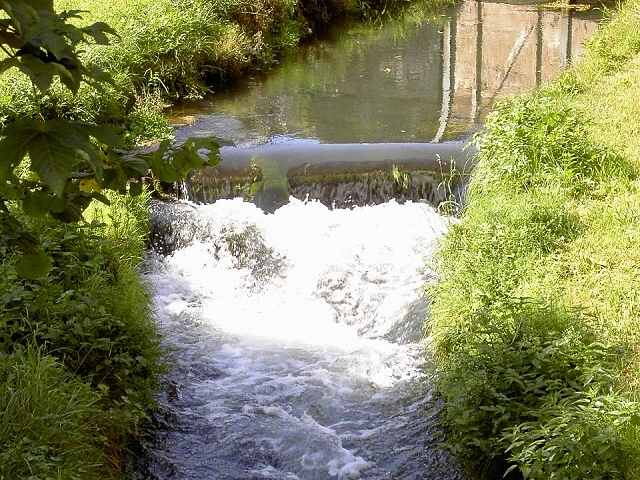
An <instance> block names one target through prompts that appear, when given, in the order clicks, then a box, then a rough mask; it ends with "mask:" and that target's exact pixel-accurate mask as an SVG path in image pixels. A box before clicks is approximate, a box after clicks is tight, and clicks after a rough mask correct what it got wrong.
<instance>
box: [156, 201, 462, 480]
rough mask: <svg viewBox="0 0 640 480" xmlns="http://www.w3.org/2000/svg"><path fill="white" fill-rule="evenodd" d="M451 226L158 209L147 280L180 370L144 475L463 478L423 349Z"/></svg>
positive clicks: (281, 212)
mask: <svg viewBox="0 0 640 480" xmlns="http://www.w3.org/2000/svg"><path fill="white" fill-rule="evenodd" d="M452 221H454V220H452V219H450V218H447V217H443V216H441V215H439V214H438V213H437V212H436V211H435V210H434V209H433V208H432V207H431V206H429V205H427V204H424V203H414V202H411V201H408V202H406V203H404V204H399V203H397V202H396V201H394V200H391V201H389V202H386V203H383V204H380V205H376V206H366V207H356V208H353V209H350V210H342V209H329V208H327V207H326V206H325V205H323V204H322V203H320V202H316V201H310V202H303V201H299V200H296V199H295V198H291V199H290V201H289V203H287V204H286V205H284V206H282V207H280V208H278V209H277V210H276V211H275V213H273V214H267V213H265V212H263V211H262V210H261V209H259V208H257V207H256V206H255V205H253V204H252V203H248V202H245V201H242V200H241V199H235V200H219V201H217V202H215V203H213V204H208V205H194V204H190V203H188V202H179V203H176V204H157V205H156V206H155V207H154V231H155V236H154V242H155V247H156V248H155V252H154V253H152V254H150V255H149V258H148V260H147V264H146V266H145V272H146V273H145V277H146V280H147V282H148V284H149V286H150V289H151V292H152V294H153V305H154V314H155V316H156V318H157V321H158V325H159V328H160V330H161V332H162V334H163V337H164V338H165V343H166V347H167V349H168V350H169V352H170V354H169V359H170V362H169V363H170V366H171V370H170V372H169V373H168V374H167V378H166V387H165V389H164V393H163V395H162V397H161V399H160V403H161V406H162V410H163V411H164V412H165V416H164V417H163V420H162V422H160V423H161V424H160V426H159V427H158V428H157V429H156V431H155V434H154V438H153V440H152V442H151V445H150V446H149V454H148V455H147V456H146V457H147V458H148V465H147V466H146V469H147V474H148V476H150V477H152V478H154V477H155V478H159V479H169V478H184V479H187V478H188V479H203V480H204V479H216V480H231V479H237V480H240V479H242V480H247V479H281V480H294V479H300V480H320V479H338V480H342V479H358V478H363V479H374V480H375V479H391V478H393V479H397V480H400V479H405V480H409V479H415V480H418V479H425V478H434V479H436V478H437V479H445V480H453V479H459V478H462V477H461V476H460V474H459V472H458V471H457V469H456V467H455V465H454V463H453V461H452V460H451V459H450V458H449V456H448V455H447V454H446V453H445V452H444V451H443V450H442V449H441V448H440V447H439V446H438V442H439V440H441V432H440V431H439V429H438V427H437V424H436V421H435V419H436V416H437V413H438V410H439V405H438V402H437V400H436V399H435V398H434V396H433V392H432V386H431V382H430V373H429V372H430V371H431V369H430V368H429V362H428V359H427V357H426V355H425V349H424V345H423V342H424V341H423V339H422V325H423V323H424V319H425V317H426V315H427V311H428V299H427V298H426V296H425V293H424V285H425V283H428V282H431V281H433V280H434V275H433V272H432V270H431V268H430V267H429V262H430V258H431V255H432V253H433V251H434V249H435V248H436V246H437V242H438V240H439V239H440V238H442V236H443V234H444V233H445V232H446V231H447V229H448V227H449V225H450V224H451V222H452Z"/></svg>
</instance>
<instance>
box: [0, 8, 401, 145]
mask: <svg viewBox="0 0 640 480" xmlns="http://www.w3.org/2000/svg"><path fill="white" fill-rule="evenodd" d="M409 3H410V2H409V0H368V1H365V0H345V1H338V2H333V1H328V0H302V1H297V0H259V1H254V0H119V1H114V2H105V1H103V0H57V1H56V7H57V8H58V9H60V10H69V9H78V10H83V11H85V13H83V17H84V18H83V22H85V23H89V22H93V21H104V22H107V23H109V24H110V25H111V26H112V27H114V28H115V29H116V31H117V32H118V35H119V38H117V39H114V40H113V45H111V46H106V47H105V46H95V45H89V46H87V48H86V53H85V55H84V60H85V61H86V62H87V63H88V64H90V65H91V64H92V65H97V66H99V67H101V68H102V69H104V70H106V71H108V72H109V73H110V74H111V75H112V77H113V80H114V83H113V85H111V86H105V87H104V88H103V89H101V90H99V89H95V88H92V87H90V86H87V85H84V86H83V87H82V88H81V91H80V93H79V95H77V96H73V95H72V94H71V93H70V92H69V91H68V90H66V89H65V88H63V87H61V86H60V85H57V86H55V87H54V88H53V89H52V91H51V93H50V94H49V95H46V96H45V97H41V96H40V95H39V94H37V93H36V92H34V90H33V88H31V86H30V84H29V82H28V80H27V79H26V77H25V76H24V75H22V74H20V73H19V72H17V71H10V72H9V74H5V75H3V76H2V77H1V78H0V125H2V124H3V123H7V122H10V121H12V120H13V119H15V118H19V117H25V116H33V115H37V114H42V115H45V116H63V117H68V118H73V119H78V120H82V121H86V122H114V123H117V124H121V125H122V126H124V127H125V128H126V130H127V131H128V135H129V137H130V140H131V142H132V143H136V142H141V141H144V140H145V139H155V138H163V137H167V136H169V135H170V134H171V130H170V129H169V127H168V125H167V123H166V121H165V120H164V117H163V116H162V110H163V108H164V107H166V106H167V105H168V104H170V103H171V102H174V101H176V100H177V99H197V98H201V97H202V96H203V95H204V94H206V93H207V92H208V91H210V90H211V89H212V88H215V87H217V86H219V85H221V84H223V83H226V82H229V81H232V80H233V79H235V78H236V77H238V76H239V75H242V74H244V73H246V72H247V71H250V70H259V69H265V68H268V67H269V66H271V65H273V64H274V62H275V61H276V60H277V58H278V57H279V56H280V54H281V53H282V52H283V51H284V50H287V49H290V48H292V47H295V46H296V45H298V43H299V42H300V41H301V40H302V39H303V38H305V37H307V36H309V35H310V34H312V33H313V31H314V30H315V29H321V28H323V27H325V26H326V25H327V24H328V23H329V22H331V21H332V20H333V19H335V18H337V17H344V16H347V15H354V16H360V17H373V16H374V15H376V14H378V13H380V12H386V11H388V10H393V9H397V8H399V7H401V6H404V5H407V4H409Z"/></svg>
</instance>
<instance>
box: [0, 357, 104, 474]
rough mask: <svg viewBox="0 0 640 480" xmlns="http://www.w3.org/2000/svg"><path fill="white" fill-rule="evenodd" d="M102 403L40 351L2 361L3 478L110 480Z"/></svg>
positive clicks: (0, 448) (0, 426)
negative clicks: (101, 479) (100, 479)
mask: <svg viewBox="0 0 640 480" xmlns="http://www.w3.org/2000/svg"><path fill="white" fill-rule="evenodd" d="M99 401H100V396H99V394H97V393H95V392H94V391H93V390H92V389H91V388H90V387H89V386H88V385H87V384H86V383H84V382H82V381H81V380H79V379H78V378H76V377H74V376H73V375H71V374H70V373H69V372H68V371H67V370H65V368H64V367H63V366H62V365H60V364H58V363H57V362H56V361H54V360H53V359H52V358H51V357H48V356H45V355H43V354H42V353H41V352H40V351H38V350H37V349H33V348H28V349H26V350H19V351H17V352H16V353H14V354H13V355H10V356H1V357H0V418H1V420H2V421H1V422H0V479H2V480H15V479H24V480H27V479H29V480H30V479H33V480H35V479H60V480H63V479H64V480H91V479H98V478H109V472H108V471H106V472H102V470H104V465H105V464H106V463H107V462H108V459H107V458H106V457H105V453H104V451H103V449H102V445H101V442H102V441H103V439H102V435H103V433H102V432H101V428H100V422H101V421H103V420H104V419H101V418H100V416H101V413H102V412H101V411H100V409H99V408H98V407H97V404H98V402H99ZM96 414H98V416H96Z"/></svg>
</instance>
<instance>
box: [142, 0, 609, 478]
mask: <svg viewBox="0 0 640 480" xmlns="http://www.w3.org/2000/svg"><path fill="white" fill-rule="evenodd" d="M409 12H411V14H407V15H406V16H404V17H402V18H400V19H396V20H391V21H389V22H386V23H384V24H383V25H381V26H380V25H367V26H353V25H347V26H344V25H343V26H340V27H339V28H336V29H335V30H332V31H331V32H329V33H328V35H327V36H326V38H322V39H319V40H318V41H316V42H312V43H311V44H310V45H307V46H306V47H304V48H302V49H301V51H300V52H299V53H298V54H295V55H293V56H292V58H288V59H286V60H285V61H283V63H282V65H281V66H280V67H279V68H277V69H276V70H274V71H273V72H272V73H269V74H266V75H264V76H256V77H254V78H249V79H247V80H246V82H244V83H241V84H240V85H238V86H237V87H235V88H233V89H231V90H230V91H228V92H219V93H217V94H216V95H213V96H212V97H211V98H209V99H206V100H205V101H204V102H202V103H200V104H198V105H183V106H182V107H180V108H178V109H176V111H174V113H173V120H174V122H175V123H176V125H179V127H178V130H177V137H178V140H181V139H184V138H186V137H192V136H206V137H216V138H219V139H222V140H224V141H226V142H230V143H232V144H233V146H227V147H224V148H223V149H222V151H221V155H222V162H221V163H220V165H219V166H218V167H215V168H210V169H206V170H203V171H201V172H197V173H195V174H194V175H193V176H192V177H191V178H190V179H188V181H187V182H185V183H184V184H182V185H180V186H179V188H178V191H179V194H180V197H181V200H180V201H177V202H174V203H163V202H157V203H154V204H153V206H152V252H151V253H150V255H149V257H148V259H147V262H146V265H145V278H146V280H147V282H148V283H149V285H150V287H151V291H152V293H153V298H154V313H155V316H156V318H157V321H158V325H159V328H160V330H161V332H162V334H163V337H164V338H165V346H166V348H167V350H168V351H169V352H170V359H169V365H170V367H171V368H170V371H169V372H168V373H167V375H166V376H165V380H164V382H165V388H164V389H163V392H162V394H161V396H160V398H159V403H160V405H161V407H162V412H164V414H163V415H160V416H158V417H157V418H156V419H155V429H153V430H152V431H151V432H150V435H149V439H148V442H147V443H146V446H145V455H143V456H141V465H140V478H144V479H145V480H147V479H149V478H152V479H157V480H173V479H189V480H205V479H206V480H211V479H216V480H262V479H275V480H332V479H337V480H347V479H367V480H388V479H393V480H462V479H463V478H464V475H463V474H462V472H461V471H460V469H459V468H458V465H457V463H456V461H455V460H454V459H453V458H452V457H451V456H450V455H449V454H448V453H447V452H446V451H445V450H444V449H443V447H442V446H441V441H442V440H444V436H443V432H442V431H441V430H440V428H439V427H438V415H439V411H440V404H439V401H438V398H437V395H436V394H435V391H434V386H433V375H434V368H433V365H432V362H431V359H430V357H429V339H428V338H425V336H424V323H425V319H427V318H428V313H429V298H428V294H427V292H428V286H429V285H430V284H432V283H433V282H435V281H437V277H436V274H435V269H434V265H433V263H434V261H433V255H434V252H435V251H436V249H437V248H438V244H439V242H440V241H441V239H442V238H443V236H444V235H445V234H446V232H447V231H448V229H449V228H450V226H451V225H452V224H455V222H456V219H455V217H454V216H452V215H451V214H452V213H455V212H456V205H457V206H459V205H460V204H461V203H462V198H463V193H464V187H465V184H466V175H467V174H468V172H469V169H470V167H472V166H473V155H474V153H475V152H474V151H473V149H472V148H469V147H468V146H467V145H468V140H469V138H470V136H471V135H473V134H474V132H476V131H477V130H478V128H479V127H480V126H481V124H482V122H483V121H484V119H485V118H486V115H487V114H488V112H489V111H490V110H491V108H492V107H493V105H494V104H495V102H496V101H497V100H499V99H501V98H504V97H505V96H509V95H512V94H514V93H518V92H522V91H526V90H527V89H530V88H533V87H535V86H536V85H539V84H540V83H541V82H544V81H545V80H546V79H549V78H552V77H553V76H554V75H556V74H557V73H558V72H559V71H560V70H561V69H562V68H563V67H564V66H565V65H566V64H567V63H568V62H569V61H570V59H571V58H575V57H576V56H578V55H579V53H580V48H581V44H582V42H583V40H584V39H586V38H587V37H588V35H589V33H590V32H592V31H593V30H594V29H595V27H596V20H597V18H596V17H595V16H594V15H593V14H591V13H584V14H582V13H575V12H574V13H567V12H564V13H563V12H551V11H545V10H542V9H539V8H537V6H536V5H532V4H525V3H500V2H486V1H464V2H461V3H459V4H458V5H457V6H456V7H455V8H452V9H450V10H449V11H448V13H447V14H446V15H442V16H434V15H432V14H429V12H428V11H425V12H423V13H420V12H417V13H416V11H415V10H413V11H412V10H410V11H409ZM447 206H448V207H447Z"/></svg>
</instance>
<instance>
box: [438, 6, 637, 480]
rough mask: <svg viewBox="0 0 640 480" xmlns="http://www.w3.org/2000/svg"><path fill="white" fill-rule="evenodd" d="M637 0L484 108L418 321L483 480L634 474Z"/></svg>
mask: <svg viewBox="0 0 640 480" xmlns="http://www.w3.org/2000/svg"><path fill="white" fill-rule="evenodd" d="M639 27H640V1H638V0H629V1H627V2H626V3H625V4H624V5H623V6H622V7H621V10H620V11H619V12H618V13H616V14H615V16H614V18H613V19H612V20H611V21H610V22H609V23H607V24H606V25H605V26H603V27H602V28H601V29H600V31H599V32H598V33H597V34H596V35H595V37H594V38H593V39H592V40H591V41H590V42H589V44H588V48H587V53H586V56H585V57H584V59H583V60H582V61H581V62H580V63H579V64H578V65H577V66H575V67H573V68H572V69H571V70H570V71H568V72H567V73H565V74H564V75H562V77H561V78H560V79H558V80H557V81H555V82H553V83H552V84H551V85H549V86H547V87H545V88H543V89H541V90H540V91H538V92H535V93H533V94H530V95H527V96H524V97H520V98H515V99H513V100H510V101H508V102H506V103H504V104H502V105H501V106H500V107H499V108H497V110H496V112H494V114H492V115H491V117H490V119H489V121H488V123H487V126H486V128H485V130H484V131H483V132H482V133H481V135H480V136H479V137H478V143H479V146H480V154H479V159H478V164H477V166H476V168H475V171H474V173H473V176H472V180H471V184H470V186H469V192H468V198H467V205H466V207H465V208H464V211H463V213H462V218H461V222H460V223H459V224H458V225H455V226H454V227H453V228H452V230H451V231H450V233H449V234H448V236H447V237H446V240H445V241H444V244H443V246H442V249H441V252H440V255H439V259H438V268H439V272H440V275H441V282H440V283H439V284H438V285H437V286H436V287H435V288H434V291H433V295H434V303H433V315H432V319H431V325H430V329H431V331H432V333H433V335H434V336H435V340H436V343H435V348H436V355H437V361H438V365H439V389H440V392H441V393H442V395H443V397H444V400H445V411H444V416H445V420H444V421H445V423H446V426H447V427H448V429H449V432H450V436H449V442H450V444H451V447H452V449H453V450H454V451H455V452H456V453H457V454H458V455H459V457H460V458H461V459H462V460H463V461H464V462H465V463H466V464H467V465H468V466H470V467H472V469H475V471H476V472H479V475H480V477H482V478H497V477H500V476H501V475H502V474H504V473H505V472H508V473H507V475H506V478H521V477H524V478H527V479H536V480H547V479H556V478H557V479H562V480H578V479H586V478H588V479H590V480H597V479H629V480H631V479H637V478H640V403H639V402H640V373H639V372H640V368H639V367H640V355H639V353H640V348H639V345H640V329H639V328H638V327H639V325H638V321H639V319H640V290H639V289H638V285H640V249H639V248H638V245H640V177H639V176H638V172H639V171H640V170H639V169H640V131H639V130H640V122H638V119H640V28H639Z"/></svg>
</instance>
